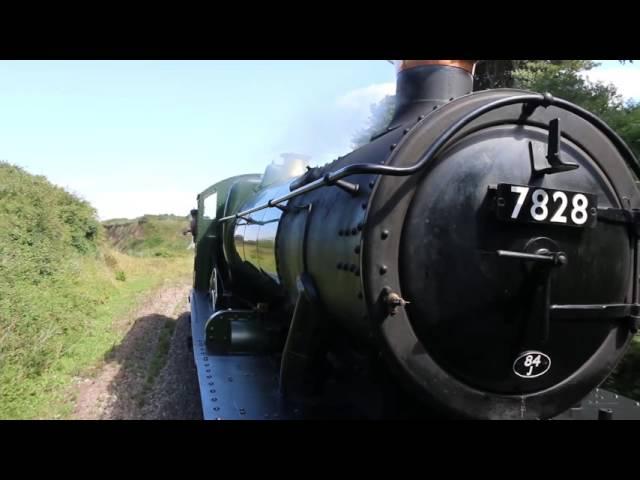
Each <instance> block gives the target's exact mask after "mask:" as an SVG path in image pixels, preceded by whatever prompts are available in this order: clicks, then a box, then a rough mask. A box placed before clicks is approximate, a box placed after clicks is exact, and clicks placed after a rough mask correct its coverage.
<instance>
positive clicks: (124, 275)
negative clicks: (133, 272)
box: [116, 270, 127, 282]
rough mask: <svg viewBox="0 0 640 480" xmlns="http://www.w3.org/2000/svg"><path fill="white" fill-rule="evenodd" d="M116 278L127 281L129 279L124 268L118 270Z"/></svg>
mask: <svg viewBox="0 0 640 480" xmlns="http://www.w3.org/2000/svg"><path fill="white" fill-rule="evenodd" d="M116 280H118V281H119V282H125V281H126V280H127V275H126V274H125V273H124V272H123V271H122V270H118V271H117V272H116Z"/></svg>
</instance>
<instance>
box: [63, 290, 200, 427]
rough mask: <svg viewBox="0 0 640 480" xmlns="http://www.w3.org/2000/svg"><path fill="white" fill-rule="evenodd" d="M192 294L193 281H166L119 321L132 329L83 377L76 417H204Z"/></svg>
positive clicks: (90, 418) (93, 418) (78, 387)
mask: <svg viewBox="0 0 640 480" xmlns="http://www.w3.org/2000/svg"><path fill="white" fill-rule="evenodd" d="M188 294H189V284H188V283H184V284H179V285H176V284H167V285H164V286H163V287H161V288H160V289H158V290H157V291H155V292H153V293H152V294H151V295H149V296H147V298H145V299H144V300H143V301H142V303H141V304H140V306H139V307H138V309H137V310H136V311H135V312H134V313H133V314H132V315H130V316H129V317H128V318H125V319H122V320H121V321H119V322H118V324H117V325H116V328H121V329H123V330H126V332H127V333H126V335H125V337H124V338H123V340H122V342H121V343H120V344H119V345H117V346H115V347H114V348H113V349H112V350H111V351H110V352H109V353H108V354H107V355H106V358H105V362H104V364H103V365H102V366H101V367H100V368H98V369H97V371H96V372H94V374H92V375H91V376H88V377H86V378H80V379H78V381H77V385H76V388H77V392H76V393H77V395H76V398H77V401H76V405H75V410H74V413H73V416H72V418H74V419H87V420H98V419H100V420H129V419H131V420H133V419H146V420H155V419H185V420H186V419H193V420H196V419H201V418H202V413H201V411H200V399H199V389H198V383H197V379H196V372H195V365H194V363H193V354H192V352H191V350H190V349H189V347H188V344H189V336H190V329H191V326H190V324H189V313H188V301H187V296H188Z"/></svg>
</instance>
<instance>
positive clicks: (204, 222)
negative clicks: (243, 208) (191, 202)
mask: <svg viewBox="0 0 640 480" xmlns="http://www.w3.org/2000/svg"><path fill="white" fill-rule="evenodd" d="M260 177H261V175H257V174H251V175H239V176H236V177H231V178H228V179H226V180H223V181H222V182H218V183H216V184H214V185H212V186H210V187H209V188H207V189H206V190H204V191H203V192H202V193H200V194H199V195H198V220H197V236H196V240H195V243H196V255H195V259H194V276H193V287H194V288H195V289H196V290H200V291H207V290H209V289H210V281H211V274H212V272H213V268H214V266H215V265H216V262H217V260H218V256H219V255H221V253H222V241H221V238H222V236H223V229H222V228H220V227H221V226H220V225H219V223H218V221H217V220H216V219H217V218H222V217H223V216H225V215H231V214H233V213H235V212H237V208H238V207H239V206H240V205H241V203H242V201H244V199H245V198H246V196H245V195H241V196H240V197H241V198H234V199H233V201H232V202H230V205H227V197H228V195H229V190H230V189H231V187H233V185H234V184H236V183H238V182H240V183H247V184H248V185H250V187H251V188H246V189H242V190H243V192H246V195H247V196H248V195H249V194H251V193H253V192H254V190H253V185H254V183H253V182H250V181H251V180H254V181H255V180H258V179H260ZM214 195H215V209H216V214H215V215H211V213H210V211H209V210H210V209H211V205H210V204H209V203H208V200H209V201H211V200H213V199H214V198H213V196H214ZM234 197H237V196H236V195H234ZM205 207H208V210H207V209H206V208H205Z"/></svg>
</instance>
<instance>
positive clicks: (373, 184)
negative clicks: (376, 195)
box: [369, 180, 376, 188]
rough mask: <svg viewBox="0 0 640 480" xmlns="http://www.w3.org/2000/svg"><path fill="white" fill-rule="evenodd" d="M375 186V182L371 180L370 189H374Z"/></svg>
mask: <svg viewBox="0 0 640 480" xmlns="http://www.w3.org/2000/svg"><path fill="white" fill-rule="evenodd" d="M375 184H376V182H375V180H371V181H370V182H369V187H370V188H373V187H374V186H375Z"/></svg>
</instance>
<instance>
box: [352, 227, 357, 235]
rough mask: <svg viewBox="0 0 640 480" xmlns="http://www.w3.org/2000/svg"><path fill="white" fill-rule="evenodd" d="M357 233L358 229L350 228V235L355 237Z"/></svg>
mask: <svg viewBox="0 0 640 480" xmlns="http://www.w3.org/2000/svg"><path fill="white" fill-rule="evenodd" d="M357 233H358V229H357V228H355V227H354V228H352V229H351V235H356V234H357Z"/></svg>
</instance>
